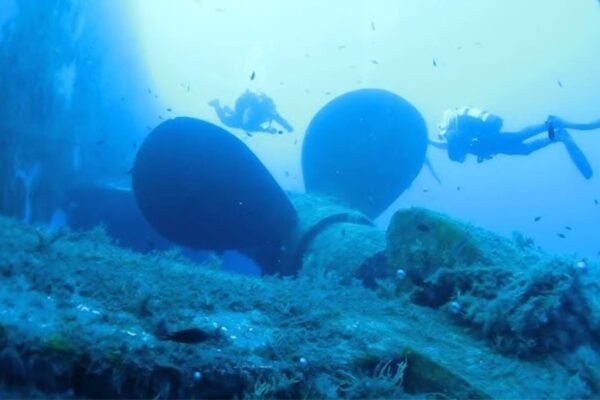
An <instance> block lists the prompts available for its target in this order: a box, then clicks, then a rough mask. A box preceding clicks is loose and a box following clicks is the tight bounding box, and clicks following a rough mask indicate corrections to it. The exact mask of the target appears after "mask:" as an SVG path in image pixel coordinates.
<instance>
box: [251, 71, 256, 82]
mask: <svg viewBox="0 0 600 400" xmlns="http://www.w3.org/2000/svg"><path fill="white" fill-rule="evenodd" d="M254 78H256V72H255V71H252V75H250V80H251V81H253V80H254Z"/></svg>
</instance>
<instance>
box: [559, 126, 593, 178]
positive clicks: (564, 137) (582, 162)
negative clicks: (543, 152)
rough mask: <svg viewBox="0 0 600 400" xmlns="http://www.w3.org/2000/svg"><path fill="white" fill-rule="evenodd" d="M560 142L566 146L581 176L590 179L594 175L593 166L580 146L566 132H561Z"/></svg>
mask: <svg viewBox="0 0 600 400" xmlns="http://www.w3.org/2000/svg"><path fill="white" fill-rule="evenodd" d="M560 141H561V142H562V143H563V144H564V145H565V149H567V153H568V154H569V157H570V158H571V161H573V164H575V166H576V167H577V169H578V170H579V172H580V173H581V175H583V177H584V178H585V179H590V178H591V177H592V176H593V175H594V171H593V170H592V166H591V165H590V163H589V161H588V160H587V158H586V156H585V154H583V151H581V149H580V148H579V146H577V143H575V141H574V140H573V138H572V137H571V135H569V133H568V132H567V131H566V130H563V131H562V132H561V135H560Z"/></svg>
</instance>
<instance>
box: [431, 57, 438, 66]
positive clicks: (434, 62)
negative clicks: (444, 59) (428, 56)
mask: <svg viewBox="0 0 600 400" xmlns="http://www.w3.org/2000/svg"><path fill="white" fill-rule="evenodd" d="M431 62H432V64H433V66H434V67H437V61H435V58H434V59H433V60H432V61H431Z"/></svg>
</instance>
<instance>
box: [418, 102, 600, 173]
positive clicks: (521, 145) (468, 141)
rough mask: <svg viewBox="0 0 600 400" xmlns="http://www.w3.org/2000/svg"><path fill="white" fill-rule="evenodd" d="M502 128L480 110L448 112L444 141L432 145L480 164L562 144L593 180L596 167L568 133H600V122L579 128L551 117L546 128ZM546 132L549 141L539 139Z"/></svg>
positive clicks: (500, 122) (442, 131)
mask: <svg viewBox="0 0 600 400" xmlns="http://www.w3.org/2000/svg"><path fill="white" fill-rule="evenodd" d="M502 125H503V120H502V118H500V117H498V116H496V115H493V114H490V113H488V112H485V111H483V110H479V109H476V108H470V107H464V108H461V109H456V110H448V111H446V113H445V114H444V121H443V122H442V123H441V124H440V134H439V136H440V139H442V141H433V140H430V141H429V144H431V145H432V146H434V147H437V148H440V149H444V150H447V151H448V157H449V158H450V159H451V160H452V161H457V162H460V163H462V162H464V161H465V159H466V157H467V155H468V154H472V155H474V156H476V157H477V161H478V162H483V161H485V160H489V159H491V158H492V157H494V156H495V155H497V154H506V155H528V154H531V153H533V152H535V151H537V150H540V149H542V148H544V147H546V146H548V145H550V144H552V143H553V142H561V143H563V145H564V146H565V148H566V150H567V153H568V154H569V157H570V158H571V161H573V163H574V164H575V166H576V167H577V169H578V170H579V172H581V174H582V175H583V176H584V177H585V178H586V179H589V178H591V177H592V175H593V171H592V167H591V166H590V164H589V162H588V161H587V159H586V157H585V155H584V154H583V152H582V151H581V150H580V149H579V147H578V146H577V144H576V143H575V141H574V140H573V139H572V138H571V135H569V132H568V131H567V129H578V130H592V129H598V128H600V120H599V121H595V122H592V123H589V124H576V123H572V122H568V121H565V120H562V119H560V118H558V117H555V116H550V117H548V119H547V120H546V122H545V123H543V124H539V125H534V126H530V127H526V128H523V129H521V130H519V131H516V132H506V131H503V130H502ZM545 132H547V133H548V136H547V137H539V138H535V137H536V136H538V135H540V134H541V133H545Z"/></svg>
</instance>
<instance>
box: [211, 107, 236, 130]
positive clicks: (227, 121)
mask: <svg viewBox="0 0 600 400" xmlns="http://www.w3.org/2000/svg"><path fill="white" fill-rule="evenodd" d="M208 104H209V105H210V106H212V107H213V108H214V109H215V112H216V113H217V117H218V118H219V120H220V121H221V123H222V124H223V125H226V126H228V127H230V128H238V127H239V125H240V124H239V121H237V119H236V118H235V115H233V111H232V110H231V108H229V107H228V106H225V107H221V106H220V104H219V102H218V101H216V102H215V101H214V100H213V101H211V102H210V103H208Z"/></svg>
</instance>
